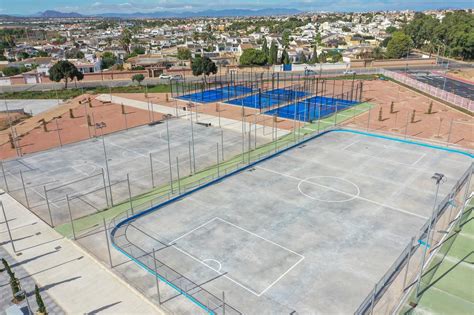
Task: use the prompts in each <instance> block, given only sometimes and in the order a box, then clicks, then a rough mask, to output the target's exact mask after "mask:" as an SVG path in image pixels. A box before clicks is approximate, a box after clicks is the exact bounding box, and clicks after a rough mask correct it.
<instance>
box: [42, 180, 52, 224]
mask: <svg viewBox="0 0 474 315" xmlns="http://www.w3.org/2000/svg"><path fill="white" fill-rule="evenodd" d="M43 190H44V199H46V205H47V206H48V214H49V221H50V222H51V227H54V223H53V215H52V214H51V206H50V205H49V199H48V191H47V190H46V186H43Z"/></svg>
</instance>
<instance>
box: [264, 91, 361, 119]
mask: <svg viewBox="0 0 474 315" xmlns="http://www.w3.org/2000/svg"><path fill="white" fill-rule="evenodd" d="M356 104H358V102H355V101H348V100H342V99H337V98H332V97H324V96H314V97H311V98H308V99H305V100H304V101H300V102H297V103H293V104H289V105H286V106H282V107H279V108H275V109H272V110H269V111H267V112H265V114H267V115H277V116H278V117H281V118H287V119H296V120H300V121H311V120H314V119H319V118H323V117H326V116H329V115H331V114H333V113H334V112H336V110H337V111H338V112H339V111H341V110H345V109H347V108H349V107H351V106H353V105H356Z"/></svg>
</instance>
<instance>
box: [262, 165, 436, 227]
mask: <svg viewBox="0 0 474 315" xmlns="http://www.w3.org/2000/svg"><path fill="white" fill-rule="evenodd" d="M256 168H258V169H261V170H264V171H267V172H271V173H275V174H277V175H281V176H284V177H288V178H291V179H294V180H297V181H302V180H303V179H302V178H298V177H295V176H292V175H288V174H284V173H280V172H277V171H274V170H271V169H268V168H264V167H261V166H256ZM315 185H318V186H321V187H323V188H326V189H329V190H333V191H336V192H339V193H341V194H345V195H349V196H352V194H348V193H346V192H344V191H342V190H338V189H335V188H332V187H327V186H325V185H320V184H315ZM356 199H360V200H364V201H367V202H370V203H373V204H376V205H378V206H381V207H384V208H388V209H391V210H394V211H398V212H401V213H405V214H409V215H412V216H415V217H418V218H421V219H428V217H425V216H422V215H419V214H416V213H413V212H410V211H407V210H403V209H400V208H395V207H392V206H389V205H386V204H383V203H380V202H377V201H373V200H370V199H367V198H364V197H361V196H357V198H356Z"/></svg>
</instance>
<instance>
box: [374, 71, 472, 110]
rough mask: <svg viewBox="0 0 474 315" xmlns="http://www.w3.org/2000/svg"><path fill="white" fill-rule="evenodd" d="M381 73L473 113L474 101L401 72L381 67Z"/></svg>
mask: <svg viewBox="0 0 474 315" xmlns="http://www.w3.org/2000/svg"><path fill="white" fill-rule="evenodd" d="M380 73H381V74H383V75H384V76H386V77H389V78H391V79H394V80H396V81H398V82H401V83H403V84H405V85H408V86H410V87H413V88H415V89H418V90H420V91H422V92H425V93H427V94H429V95H431V96H433V97H436V98H438V99H441V100H443V101H446V102H448V103H451V104H453V105H456V106H458V107H461V108H464V109H466V110H468V111H469V112H471V113H474V101H473V100H470V99H467V98H465V97H462V96H459V95H457V94H454V93H451V92H448V91H446V90H443V89H440V88H437V87H435V86H432V85H430V84H427V83H423V82H420V81H418V80H415V79H412V78H410V77H409V76H407V75H405V74H403V73H397V72H394V71H390V70H386V69H381V72H380Z"/></svg>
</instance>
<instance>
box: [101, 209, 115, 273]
mask: <svg viewBox="0 0 474 315" xmlns="http://www.w3.org/2000/svg"><path fill="white" fill-rule="evenodd" d="M102 222H104V233H105V240H106V242H107V252H108V254H109V264H110V268H114V265H113V263H112V254H111V253H110V243H109V233H108V231H107V224H106V223H105V218H102Z"/></svg>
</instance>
